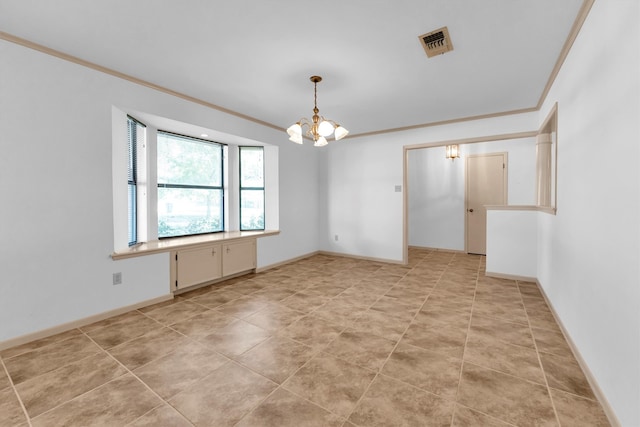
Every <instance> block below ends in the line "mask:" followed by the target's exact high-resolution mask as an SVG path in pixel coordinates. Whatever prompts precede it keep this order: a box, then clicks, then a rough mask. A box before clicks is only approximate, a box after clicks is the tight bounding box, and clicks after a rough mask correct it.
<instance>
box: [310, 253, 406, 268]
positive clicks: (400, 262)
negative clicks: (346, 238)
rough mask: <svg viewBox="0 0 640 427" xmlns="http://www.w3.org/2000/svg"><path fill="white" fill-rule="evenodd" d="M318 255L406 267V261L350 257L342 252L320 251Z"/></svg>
mask: <svg viewBox="0 0 640 427" xmlns="http://www.w3.org/2000/svg"><path fill="white" fill-rule="evenodd" d="M318 253H319V254H320V255H329V256H339V257H342V258H353V259H361V260H364V261H374V262H384V263H385V264H400V265H405V263H404V261H397V260H395V259H386V258H375V257H369V256H360V255H350V254H343V253H341V252H330V251H319V252H318Z"/></svg>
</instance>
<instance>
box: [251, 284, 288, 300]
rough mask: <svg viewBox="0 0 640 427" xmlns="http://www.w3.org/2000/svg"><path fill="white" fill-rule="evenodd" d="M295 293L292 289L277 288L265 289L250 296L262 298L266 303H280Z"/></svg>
mask: <svg viewBox="0 0 640 427" xmlns="http://www.w3.org/2000/svg"><path fill="white" fill-rule="evenodd" d="M295 293H296V291H295V290H292V289H286V288H278V287H272V286H270V287H265V288H264V289H262V290H260V291H257V292H254V293H253V294H252V295H254V296H256V297H259V298H263V299H265V300H267V301H271V302H278V301H282V300H283V299H285V298H288V297H290V296H291V295H293V294H295Z"/></svg>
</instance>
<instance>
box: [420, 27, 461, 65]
mask: <svg viewBox="0 0 640 427" xmlns="http://www.w3.org/2000/svg"><path fill="white" fill-rule="evenodd" d="M418 38H419V39H420V43H421V44H422V47H423V48H424V51H425V52H427V56H428V57H429V58H431V57H432V56H435V55H441V54H443V53H446V52H449V51H451V50H453V44H452V43H451V37H449V30H448V29H447V27H442V28H439V29H437V30H435V31H431V32H430V33H427V34H423V35H421V36H419V37H418Z"/></svg>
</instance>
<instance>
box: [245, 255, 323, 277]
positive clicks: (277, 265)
mask: <svg viewBox="0 0 640 427" xmlns="http://www.w3.org/2000/svg"><path fill="white" fill-rule="evenodd" d="M319 253H320V252H319V251H314V252H309V253H308V254H305V255H300V256H297V257H295V258H291V259H288V260H286V261H281V262H276V263H274V264H269V265H264V266H262V267H258V268H256V273H263V272H265V271H267V270H271V269H273V268H278V267H282V266H283V265H287V264H291V263H292V262H296V261H300V260H302V259H305V258H309V257H312V256H314V255H318V254H319Z"/></svg>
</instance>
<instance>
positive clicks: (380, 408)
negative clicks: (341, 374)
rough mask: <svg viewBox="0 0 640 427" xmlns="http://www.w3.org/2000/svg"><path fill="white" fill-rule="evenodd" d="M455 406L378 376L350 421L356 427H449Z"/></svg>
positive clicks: (450, 402) (421, 391)
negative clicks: (430, 426) (356, 426)
mask: <svg viewBox="0 0 640 427" xmlns="http://www.w3.org/2000/svg"><path fill="white" fill-rule="evenodd" d="M453 409H454V403H453V402H452V401H449V400H445V399H442V398H440V397H438V396H436V395H434V394H431V393H428V392H426V391H423V390H420V389H417V388H414V387H412V386H410V385H407V384H404V383H401V382H399V381H396V380H393V379H391V378H388V377H386V376H384V375H380V376H378V377H377V378H376V379H375V381H374V382H373V384H371V386H370V387H369V389H368V390H367V392H366V393H365V395H364V396H363V398H362V400H361V401H360V403H359V404H358V406H357V407H356V409H355V410H354V411H353V413H352V414H351V416H350V417H349V421H350V422H352V423H353V424H356V425H358V426H371V427H376V426H385V427H389V426H425V425H440V426H448V425H450V423H451V418H452V415H453Z"/></svg>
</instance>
